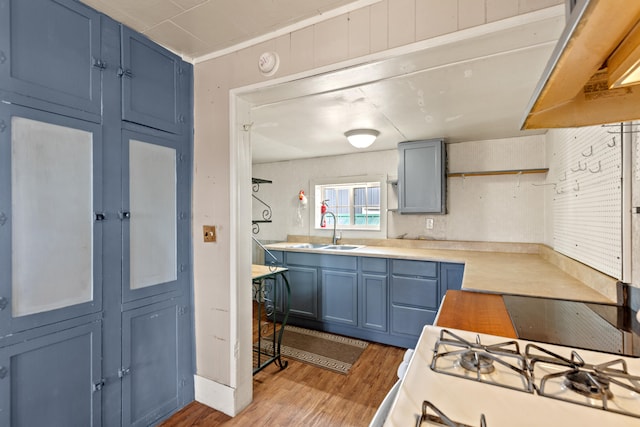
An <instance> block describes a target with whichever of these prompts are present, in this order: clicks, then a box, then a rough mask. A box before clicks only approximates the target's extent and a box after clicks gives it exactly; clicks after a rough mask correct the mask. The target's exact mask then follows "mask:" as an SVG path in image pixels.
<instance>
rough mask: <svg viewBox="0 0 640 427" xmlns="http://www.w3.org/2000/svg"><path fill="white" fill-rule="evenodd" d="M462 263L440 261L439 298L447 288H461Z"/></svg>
mask: <svg viewBox="0 0 640 427" xmlns="http://www.w3.org/2000/svg"><path fill="white" fill-rule="evenodd" d="M463 275H464V264H456V263H449V262H443V263H440V292H441V294H442V295H441V296H440V300H441V301H442V297H444V294H445V293H446V292H447V291H448V290H449V289H454V290H460V289H461V288H462V276H463Z"/></svg>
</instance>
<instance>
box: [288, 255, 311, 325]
mask: <svg viewBox="0 0 640 427" xmlns="http://www.w3.org/2000/svg"><path fill="white" fill-rule="evenodd" d="M288 268H289V272H288V273H289V284H290V286H291V307H290V311H289V313H290V315H291V316H301V317H304V318H308V319H313V320H317V319H318V269H317V268H315V267H301V266H288Z"/></svg>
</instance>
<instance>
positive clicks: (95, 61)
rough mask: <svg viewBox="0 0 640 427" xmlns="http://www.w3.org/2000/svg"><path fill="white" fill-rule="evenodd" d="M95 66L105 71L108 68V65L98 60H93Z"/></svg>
mask: <svg viewBox="0 0 640 427" xmlns="http://www.w3.org/2000/svg"><path fill="white" fill-rule="evenodd" d="M93 66H94V67H96V68H100V69H101V70H105V69H106V68H107V63H106V62H104V61H102V60H101V59H98V58H93Z"/></svg>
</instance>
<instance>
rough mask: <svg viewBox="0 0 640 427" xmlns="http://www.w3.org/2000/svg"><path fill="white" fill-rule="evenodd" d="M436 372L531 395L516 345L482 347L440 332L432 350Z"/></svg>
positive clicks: (477, 339) (445, 332) (450, 333)
mask: <svg viewBox="0 0 640 427" xmlns="http://www.w3.org/2000/svg"><path fill="white" fill-rule="evenodd" d="M431 369H432V370H433V371H435V372H439V373H443V374H447V375H453V376H456V377H460V378H465V379H472V380H475V381H479V382H482V383H488V384H493V385H497V386H501V387H506V388H510V389H514V390H519V391H524V392H527V393H533V383H532V381H531V378H530V376H529V371H528V369H527V363H526V359H525V358H524V356H523V355H522V354H521V353H520V346H519V345H518V342H517V341H506V342H501V343H497V344H491V345H484V344H482V343H481V341H480V336H479V335H478V336H476V342H470V341H467V340H465V339H464V338H462V337H460V336H458V335H456V334H454V333H453V332H451V331H448V330H446V329H443V330H441V331H440V338H439V339H438V341H437V342H436V344H435V348H434V350H433V359H432V360H431Z"/></svg>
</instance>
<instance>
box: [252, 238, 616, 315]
mask: <svg viewBox="0 0 640 427" xmlns="http://www.w3.org/2000/svg"><path fill="white" fill-rule="evenodd" d="M295 244H296V243H293V242H281V243H272V244H268V245H265V246H266V247H267V248H268V249H271V250H280V251H291V252H310V253H324V254H331V255H341V256H367V257H379V258H401V259H413V260H426V261H438V262H453V263H462V264H464V265H465V269H464V277H463V280H462V288H463V289H464V290H468V291H479V292H488V293H497V294H514V295H530V296H542V297H548V298H559V299H569V300H578V301H591V302H601V303H612V302H615V301H612V300H611V299H610V298H607V297H606V296H605V295H603V294H601V293H600V292H597V291H596V290H594V289H593V288H591V287H589V286H587V285H586V284H585V283H584V282H581V281H580V280H578V279H576V278H575V277H573V276H571V275H570V274H568V273H566V272H565V271H563V270H562V269H560V268H558V267H556V266H555V265H554V264H552V263H550V262H548V261H546V260H545V259H544V258H542V257H541V256H540V255H539V254H530V253H507V252H487V251H469V250H446V249H423V248H410V247H389V246H369V245H367V246H363V247H361V248H358V249H353V250H349V251H345V250H326V249H311V248H303V249H299V248H292V247H291V246H292V245H295Z"/></svg>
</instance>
